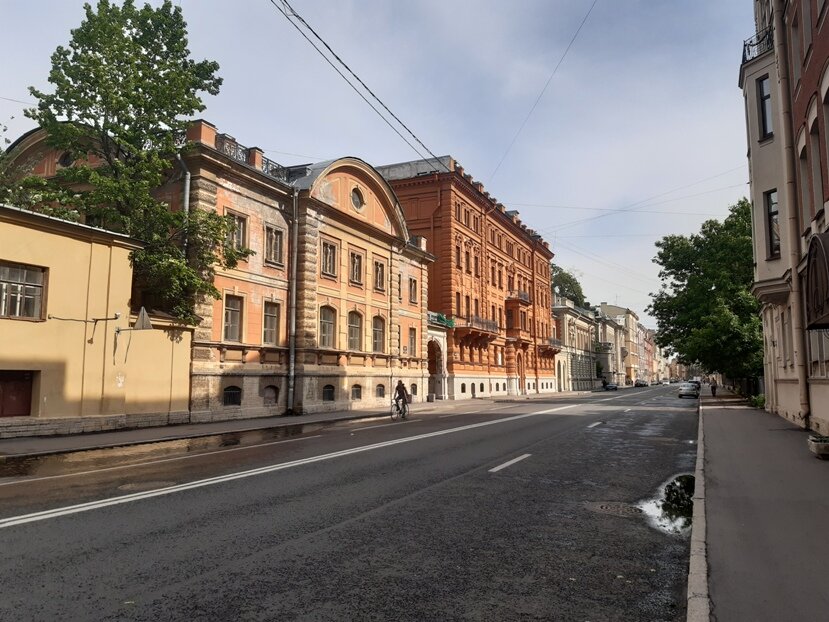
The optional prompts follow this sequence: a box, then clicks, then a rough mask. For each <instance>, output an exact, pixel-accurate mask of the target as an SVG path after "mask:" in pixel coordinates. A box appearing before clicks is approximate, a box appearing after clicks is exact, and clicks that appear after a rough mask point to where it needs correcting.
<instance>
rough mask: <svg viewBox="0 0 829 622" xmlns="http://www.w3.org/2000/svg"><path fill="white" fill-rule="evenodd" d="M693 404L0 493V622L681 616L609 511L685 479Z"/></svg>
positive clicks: (644, 543) (373, 433) (317, 445)
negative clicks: (680, 475)
mask: <svg viewBox="0 0 829 622" xmlns="http://www.w3.org/2000/svg"><path fill="white" fill-rule="evenodd" d="M695 406H696V401H693V400H685V401H682V400H679V399H677V398H676V392H675V386H672V387H651V388H646V389H632V390H625V391H620V392H618V393H601V394H593V395H590V396H584V397H580V398H551V399H549V400H532V401H522V402H516V403H501V404H495V405H494V406H489V407H487V408H486V409H485V410H478V407H476V404H475V403H474V402H470V404H469V408H468V409H467V410H460V411H456V412H453V413H452V414H451V416H445V415H441V414H440V413H435V414H429V415H423V416H421V417H420V419H419V420H417V419H413V420H411V421H409V422H406V423H396V424H390V422H389V423H386V422H384V421H381V422H372V423H366V422H362V423H358V424H338V425H336V426H331V427H327V428H323V429H320V430H318V431H316V432H314V433H312V434H309V435H306V436H304V437H299V438H296V439H290V440H288V441H281V442H277V443H270V444H268V445H264V446H259V447H250V448H236V449H233V450H224V451H221V452H211V453H209V454H205V455H199V456H187V457H182V458H175V459H166V460H158V461H154V462H152V463H149V464H143V465H138V466H128V467H124V468H108V469H107V470H102V471H93V472H89V473H85V474H71V475H65V476H60V475H58V476H50V477H41V478H28V479H24V480H6V481H0V550H2V551H3V552H4V555H3V556H2V558H0V585H2V586H3V598H2V599H0V619H2V620H7V619H8V620H55V619H64V620H154V621H159V620H193V619H199V620H418V621H421V620H499V621H500V620H534V619H539V620H584V621H591V622H598V621H602V620H607V621H619V620H625V621H635V620H648V621H654V620H682V619H684V612H685V605H684V598H685V594H684V589H685V581H686V576H687V563H688V548H689V547H688V540H687V539H686V538H683V537H681V536H677V535H672V534H666V533H663V532H660V531H658V530H657V529H655V528H653V527H652V526H651V525H650V524H649V523H648V521H647V520H646V519H645V517H644V516H643V515H641V514H639V513H638V512H635V511H633V510H632V509H631V508H632V504H635V503H637V502H639V501H642V500H644V499H647V498H649V497H652V496H653V495H654V494H655V493H656V491H657V489H658V488H659V486H660V485H661V484H663V483H664V482H665V481H667V480H668V479H670V478H672V477H673V476H674V475H676V474H678V473H687V472H691V471H692V470H693V463H694V459H695V456H696V445H695V444H694V442H695V439H696V427H697V415H696V408H695ZM499 467H500V468H499ZM127 495H129V496H127Z"/></svg>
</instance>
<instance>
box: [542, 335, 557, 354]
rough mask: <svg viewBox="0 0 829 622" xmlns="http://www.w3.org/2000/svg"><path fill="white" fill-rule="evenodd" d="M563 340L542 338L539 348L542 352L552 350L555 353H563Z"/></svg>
mask: <svg viewBox="0 0 829 622" xmlns="http://www.w3.org/2000/svg"><path fill="white" fill-rule="evenodd" d="M561 347H562V344H561V339H553V338H552V337H547V338H546V339H545V338H540V339H539V340H538V348H539V349H540V350H550V351H552V352H553V353H556V352H561Z"/></svg>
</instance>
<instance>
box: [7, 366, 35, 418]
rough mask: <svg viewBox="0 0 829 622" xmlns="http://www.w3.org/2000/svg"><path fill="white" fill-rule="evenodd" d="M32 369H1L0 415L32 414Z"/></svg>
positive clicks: (19, 415)
mask: <svg viewBox="0 0 829 622" xmlns="http://www.w3.org/2000/svg"><path fill="white" fill-rule="evenodd" d="M33 376H34V372H31V371H0V417H28V416H30V415H31V414H32V377H33Z"/></svg>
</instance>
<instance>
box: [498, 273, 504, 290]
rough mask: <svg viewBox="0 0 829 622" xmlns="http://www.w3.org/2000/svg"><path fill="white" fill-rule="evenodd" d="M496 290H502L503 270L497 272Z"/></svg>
mask: <svg viewBox="0 0 829 622" xmlns="http://www.w3.org/2000/svg"><path fill="white" fill-rule="evenodd" d="M498 289H504V272H503V270H500V269H499V270H498Z"/></svg>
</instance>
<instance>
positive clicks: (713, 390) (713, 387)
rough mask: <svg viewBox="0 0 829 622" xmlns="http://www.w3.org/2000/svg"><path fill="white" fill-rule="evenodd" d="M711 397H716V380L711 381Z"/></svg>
mask: <svg viewBox="0 0 829 622" xmlns="http://www.w3.org/2000/svg"><path fill="white" fill-rule="evenodd" d="M711 397H717V381H716V380H712V381H711Z"/></svg>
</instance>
